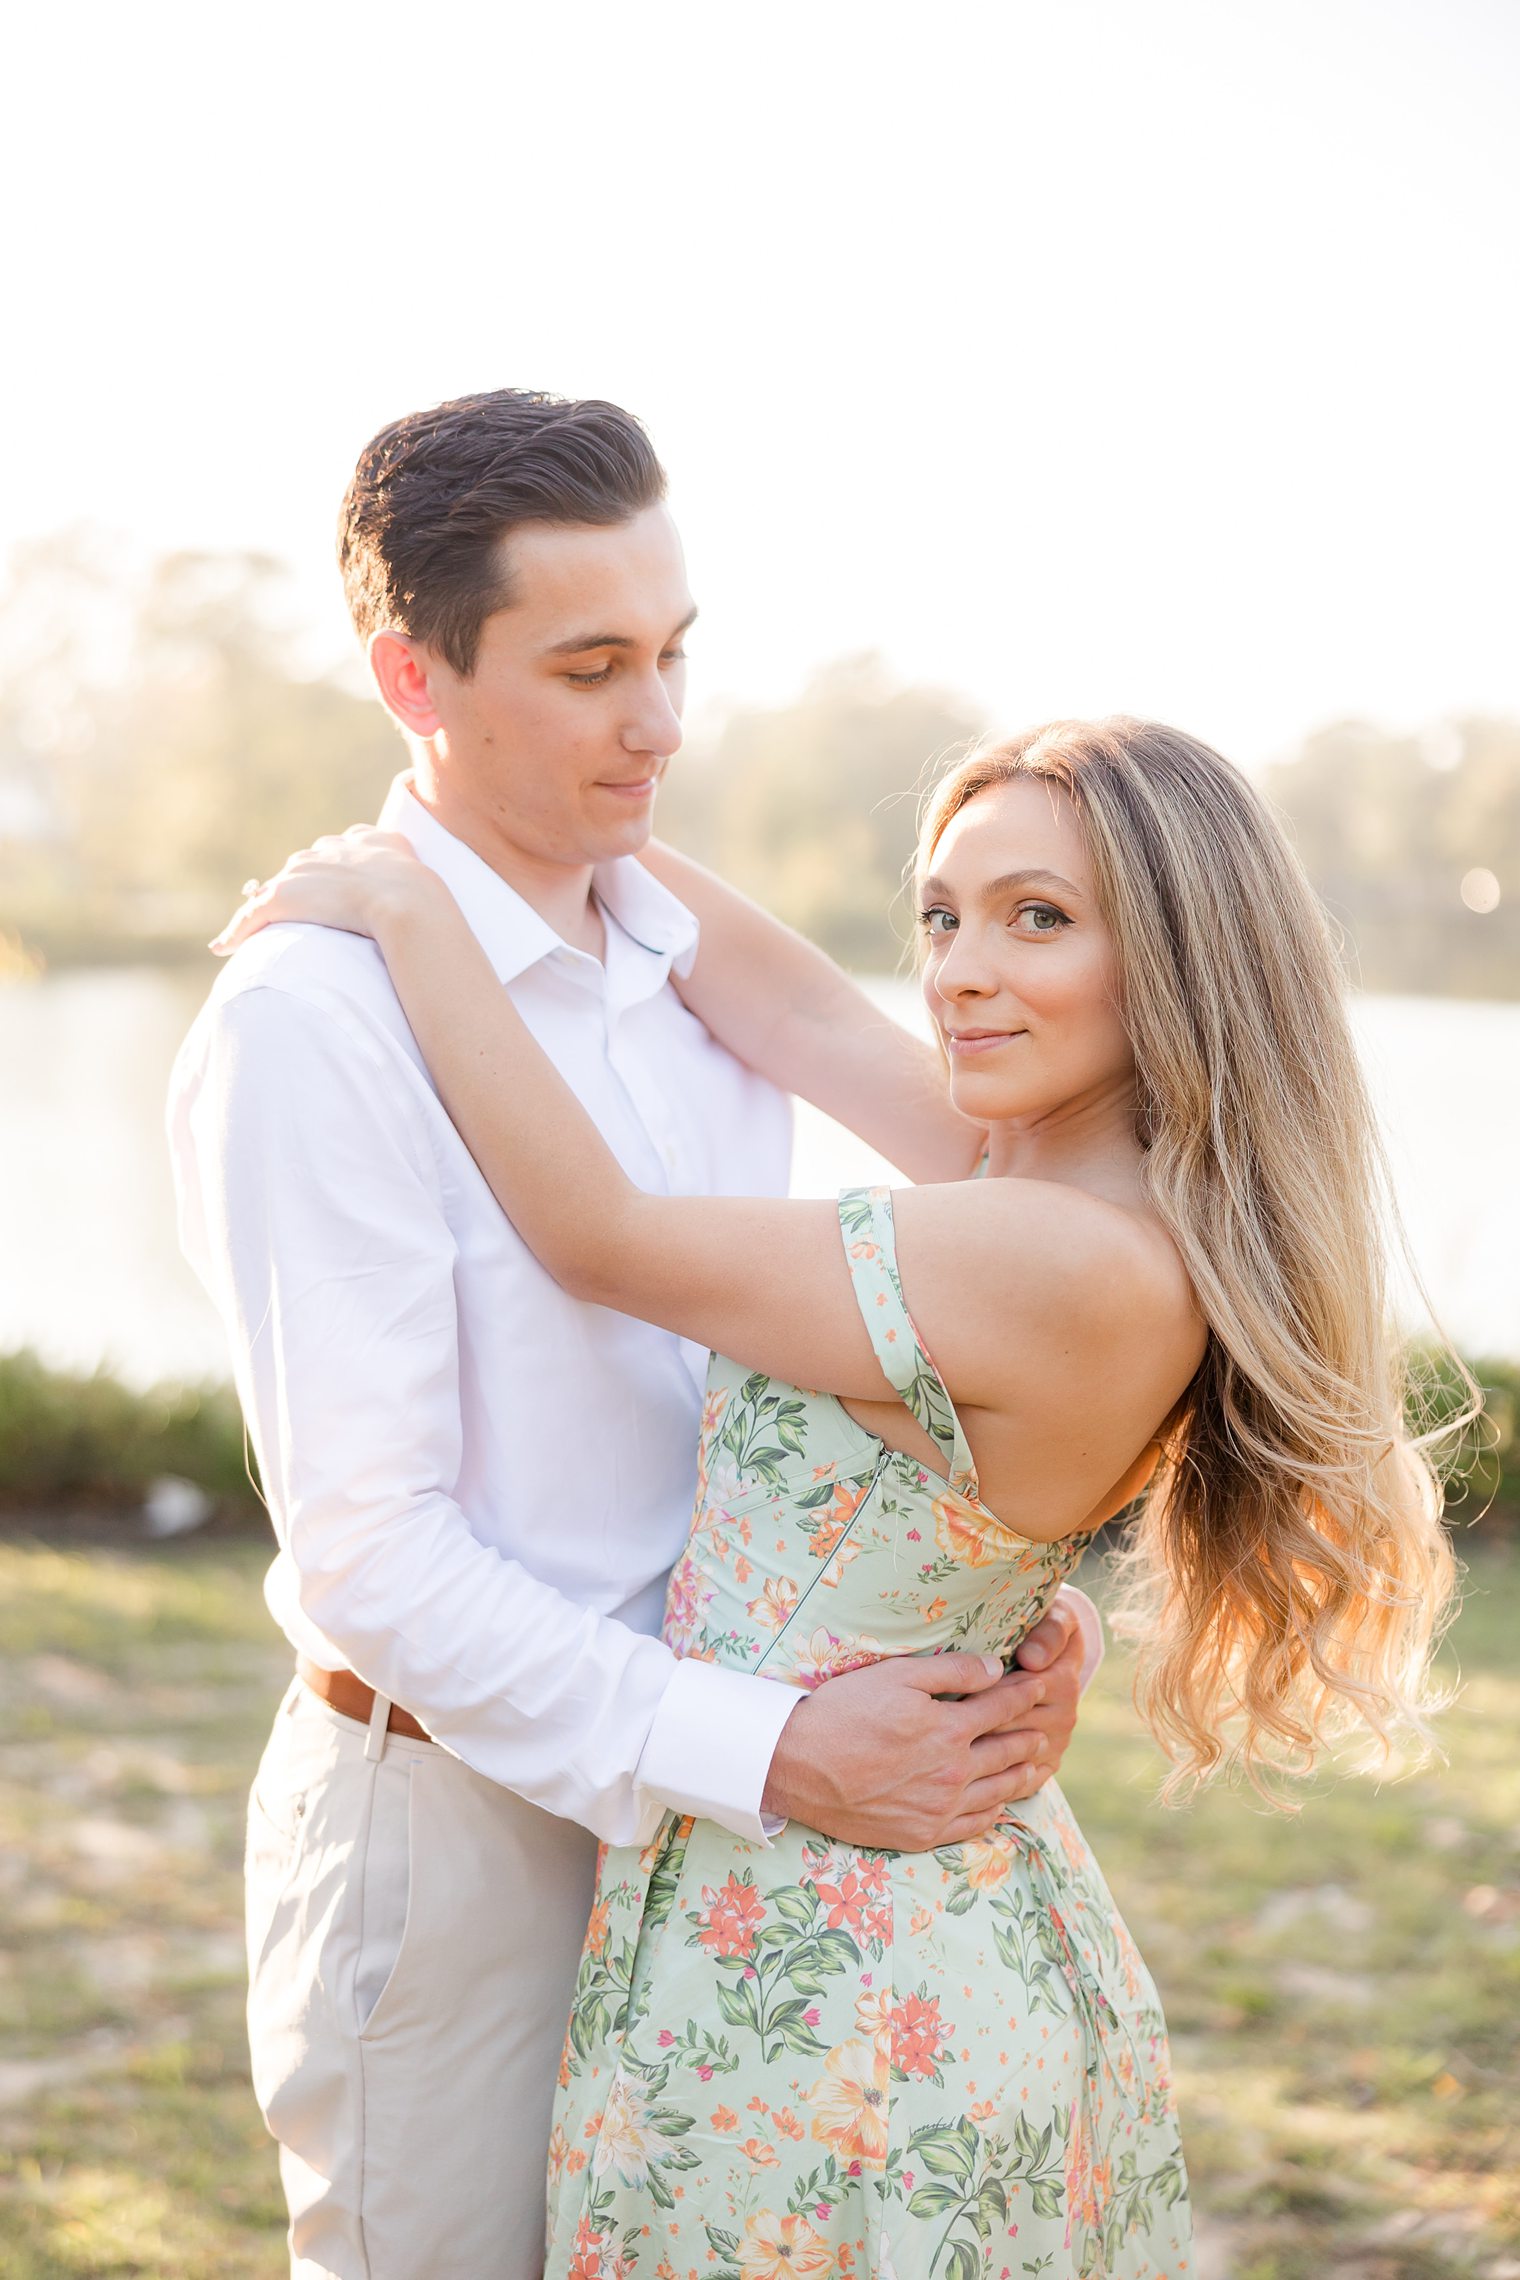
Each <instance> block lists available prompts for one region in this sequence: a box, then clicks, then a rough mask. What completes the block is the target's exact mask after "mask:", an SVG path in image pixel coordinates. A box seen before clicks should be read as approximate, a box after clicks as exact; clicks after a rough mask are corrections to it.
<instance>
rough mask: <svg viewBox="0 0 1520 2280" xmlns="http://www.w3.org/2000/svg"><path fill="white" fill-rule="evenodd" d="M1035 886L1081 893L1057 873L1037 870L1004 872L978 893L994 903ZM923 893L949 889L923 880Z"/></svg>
mask: <svg viewBox="0 0 1520 2280" xmlns="http://www.w3.org/2000/svg"><path fill="white" fill-rule="evenodd" d="M1037 886H1047V887H1055V888H1056V889H1057V890H1058V891H1059V892H1060V893H1062V894H1067V895H1080V894H1081V892H1082V890H1081V888H1080V887H1079V886H1077V885H1076V884H1075V883H1074V881H1072V880H1071V879H1063V878H1062V876H1061V874H1060V872H1059V871H1044V870H1040V869H1038V868H1036V869H1034V870H1029V871H1005V872H1004V873H1003V875H1002V877H1001V878H1000V879H989V880H988V881H987V884H986V885H985V886H984V887H982V888H980V889H979V890H978V891H979V893H980V895H981V899H982V900H983V902H995V901H996V899H997V897H998V896H999V895H1006V894H1012V893H1014V892H1015V891H1016V890H1017V889H1019V888H1021V887H1037ZM923 891H924V893H925V894H926V895H946V894H949V892H950V889H949V888H948V887H947V886H946V885H945V882H944V880H943V879H925V881H924V884H923Z"/></svg>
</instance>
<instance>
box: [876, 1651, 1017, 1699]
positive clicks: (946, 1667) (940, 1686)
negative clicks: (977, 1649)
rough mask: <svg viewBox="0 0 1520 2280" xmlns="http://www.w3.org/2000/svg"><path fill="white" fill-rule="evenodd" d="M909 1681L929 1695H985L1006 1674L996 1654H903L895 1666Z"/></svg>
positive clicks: (898, 1673) (906, 1682)
mask: <svg viewBox="0 0 1520 2280" xmlns="http://www.w3.org/2000/svg"><path fill="white" fill-rule="evenodd" d="M891 1668H892V1670H893V1672H894V1674H895V1675H896V1676H898V1677H899V1678H900V1679H901V1680H902V1681H903V1682H904V1683H905V1684H907V1685H909V1686H916V1687H918V1688H920V1689H921V1690H922V1692H923V1693H925V1694H984V1693H986V1691H987V1690H988V1688H990V1687H993V1686H996V1685H997V1683H998V1681H999V1680H1000V1679H1001V1678H1002V1677H1003V1675H1004V1672H1003V1666H1002V1664H1001V1663H1000V1662H999V1661H998V1659H997V1656H996V1655H972V1654H965V1653H958V1654H953V1655H902V1656H900V1657H899V1658H898V1659H897V1661H896V1662H894V1663H893V1664H892V1665H891Z"/></svg>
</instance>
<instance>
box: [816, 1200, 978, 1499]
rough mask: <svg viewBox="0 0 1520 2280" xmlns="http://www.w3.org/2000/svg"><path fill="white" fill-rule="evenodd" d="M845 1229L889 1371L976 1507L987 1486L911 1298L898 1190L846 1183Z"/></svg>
mask: <svg viewBox="0 0 1520 2280" xmlns="http://www.w3.org/2000/svg"><path fill="white" fill-rule="evenodd" d="M839 1229H840V1233H841V1235H842V1236H843V1239H844V1255H845V1258H846V1260H847V1262H848V1264H849V1269H850V1279H851V1281H852V1282H853V1284H854V1286H855V1302H856V1304H857V1305H858V1306H859V1308H860V1312H861V1319H862V1320H863V1321H864V1323H865V1326H866V1329H867V1330H868V1331H869V1333H870V1338H871V1346H872V1350H873V1352H874V1353H875V1355H876V1359H877V1360H878V1361H879V1362H880V1364H881V1366H882V1371H883V1374H884V1375H885V1377H886V1379H887V1382H888V1384H889V1385H890V1386H891V1387H892V1389H893V1391H894V1392H895V1393H896V1394H898V1395H899V1397H900V1398H901V1400H902V1401H903V1403H904V1404H905V1406H906V1407H907V1408H909V1409H910V1410H911V1411H912V1412H913V1415H914V1416H915V1417H916V1418H917V1419H918V1422H919V1423H920V1425H922V1427H923V1428H924V1431H925V1432H926V1433H927V1434H928V1435H929V1437H930V1439H931V1440H932V1441H933V1443H934V1445H935V1447H936V1448H937V1449H938V1450H939V1453H940V1455H941V1457H942V1458H943V1459H944V1465H945V1473H946V1477H947V1478H948V1480H949V1482H950V1486H951V1487H952V1488H953V1489H954V1490H955V1491H956V1493H957V1494H958V1495H961V1496H965V1497H968V1498H969V1499H970V1501H971V1502H972V1503H973V1504H974V1503H976V1502H977V1501H978V1499H979V1496H980V1490H979V1488H978V1486H977V1478H976V1467H975V1465H974V1464H973V1463H972V1461H971V1450H970V1448H969V1446H968V1445H967V1441H966V1436H965V1433H964V1431H963V1430H962V1428H961V1421H960V1419H959V1418H958V1417H957V1416H956V1414H955V1404H954V1402H953V1401H952V1400H951V1399H950V1395H949V1391H948V1389H947V1387H946V1385H945V1381H944V1379H943V1378H942V1377H941V1376H940V1374H939V1370H938V1368H937V1366H936V1364H935V1361H934V1357H933V1355H932V1354H931V1353H930V1352H929V1349H928V1347H927V1346H926V1345H925V1344H924V1342H923V1340H922V1338H920V1336H919V1334H918V1332H917V1330H916V1329H915V1328H914V1324H913V1317H912V1315H911V1314H910V1313H909V1312H908V1308H907V1304H906V1302H905V1300H904V1298H903V1290H902V1277H901V1276H900V1274H899V1273H898V1268H897V1229H896V1225H895V1223H894V1221H893V1217H892V1191H891V1189H890V1188H884V1187H877V1188H845V1189H844V1190H843V1191H842V1192H841V1194H840V1198H839Z"/></svg>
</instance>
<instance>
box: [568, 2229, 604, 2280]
mask: <svg viewBox="0 0 1520 2280" xmlns="http://www.w3.org/2000/svg"><path fill="white" fill-rule="evenodd" d="M569 2280H603V2275H602V2235H601V2234H600V2233H599V2232H593V2231H592V2229H591V2219H590V2218H589V2217H582V2219H581V2221H580V2223H579V2224H578V2225H577V2226H576V2228H575V2245H574V2246H573V2248H572V2249H571V2251H570V2274H569Z"/></svg>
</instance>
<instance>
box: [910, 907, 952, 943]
mask: <svg viewBox="0 0 1520 2280" xmlns="http://www.w3.org/2000/svg"><path fill="white" fill-rule="evenodd" d="M918 923H919V925H920V926H921V927H923V929H924V931H925V933H926V934H928V935H929V936H930V937H931V939H939V940H943V938H944V937H945V935H947V934H953V933H954V932H955V929H956V928H957V927H958V926H959V925H960V920H959V919H958V918H957V917H956V915H955V913H954V911H953V910H946V909H945V908H944V906H943V904H941V903H936V904H935V905H934V908H933V909H932V910H921V911H920V912H919V914H918Z"/></svg>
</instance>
